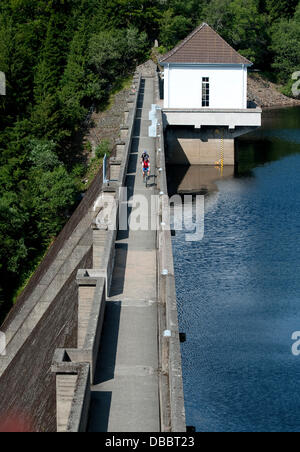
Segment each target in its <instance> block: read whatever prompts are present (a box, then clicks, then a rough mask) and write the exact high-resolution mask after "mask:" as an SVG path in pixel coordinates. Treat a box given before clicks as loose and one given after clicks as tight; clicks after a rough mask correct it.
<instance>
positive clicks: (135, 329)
mask: <svg viewBox="0 0 300 452" xmlns="http://www.w3.org/2000/svg"><path fill="white" fill-rule="evenodd" d="M154 103H155V98H154V78H144V79H142V85H141V90H140V93H139V101H138V111H137V115H136V119H135V128H134V139H133V143H132V148H131V154H130V161H129V166H128V174H127V181H126V185H127V188H128V193H129V196H132V195H135V196H136V195H143V196H145V197H146V198H147V200H148V203H149V211H148V212H147V211H146V210H145V211H144V215H145V216H146V218H145V219H146V220H147V219H148V220H149V221H150V220H151V219H152V220H153V221H155V220H156V218H157V214H156V212H155V211H154V212H153V213H152V214H151V209H150V199H151V195H154V193H155V189H156V186H155V179H154V178H151V180H150V186H149V187H148V188H146V187H145V185H144V183H143V180H142V174H141V165H140V156H141V154H142V152H143V151H144V150H147V151H148V153H149V154H150V157H151V166H152V171H151V174H154V172H155V167H156V162H155V140H154V139H153V138H149V137H148V127H149V125H150V124H151V123H150V121H149V111H150V109H151V104H154ZM131 209H132V207H128V210H129V213H130V212H131ZM151 215H152V218H151ZM156 258H157V256H156V232H155V231H151V230H150V231H149V230H147V231H132V230H129V231H119V233H118V239H117V243H116V264H115V269H114V275H113V281H112V288H111V293H110V298H109V300H108V302H107V306H106V315H105V321H104V328H103V335H102V341H101V347H100V351H99V359H98V365H97V371H96V380H95V386H93V387H92V403H91V412H90V423H89V431H91V432H159V431H160V410H159V381H158V331H157V323H158V322H157V319H158V312H157V293H156V291H157V263H156Z"/></svg>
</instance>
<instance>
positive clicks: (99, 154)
mask: <svg viewBox="0 0 300 452" xmlns="http://www.w3.org/2000/svg"><path fill="white" fill-rule="evenodd" d="M105 154H106V155H107V156H109V155H110V142H109V140H103V141H101V143H100V144H99V145H98V146H97V148H96V158H97V159H101V158H103V157H104V156H105Z"/></svg>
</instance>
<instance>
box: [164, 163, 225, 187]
mask: <svg viewBox="0 0 300 452" xmlns="http://www.w3.org/2000/svg"><path fill="white" fill-rule="evenodd" d="M233 176H234V166H225V167H224V168H223V169H221V168H220V167H215V166H200V165H199V166H198V165H195V166H190V167H184V166H182V167H176V166H173V167H172V166H169V168H168V185H169V194H175V193H179V194H192V193H201V194H209V193H212V192H215V191H218V186H217V185H216V182H217V181H218V180H219V179H232V178H233Z"/></svg>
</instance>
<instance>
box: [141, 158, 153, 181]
mask: <svg viewBox="0 0 300 452" xmlns="http://www.w3.org/2000/svg"><path fill="white" fill-rule="evenodd" d="M150 169H151V167H150V159H149V158H148V157H146V158H145V159H144V161H143V163H142V172H143V178H145V177H149V176H150Z"/></svg>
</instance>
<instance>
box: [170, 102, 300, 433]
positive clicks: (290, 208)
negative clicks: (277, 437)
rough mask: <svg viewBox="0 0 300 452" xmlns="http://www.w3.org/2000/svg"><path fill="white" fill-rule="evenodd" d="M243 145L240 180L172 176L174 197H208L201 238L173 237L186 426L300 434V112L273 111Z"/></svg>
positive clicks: (177, 172) (175, 172)
mask: <svg viewBox="0 0 300 452" xmlns="http://www.w3.org/2000/svg"><path fill="white" fill-rule="evenodd" d="M238 146H239V167H238V169H237V170H236V172H235V173H234V170H233V168H232V169H230V168H228V169H227V170H226V171H227V172H226V173H225V174H223V176H221V174H220V170H219V169H213V170H212V169H209V168H207V169H206V170H205V169H200V168H198V171H199V173H197V169H194V170H193V171H194V173H190V174H189V172H188V171H187V169H178V168H175V167H169V168H168V179H169V190H170V192H171V193H175V192H179V191H180V192H186V191H189V190H190V188H191V186H192V185H193V184H195V180H198V179H199V178H200V179H199V180H200V182H199V180H198V182H197V183H198V185H199V186H198V187H196V188H197V189H199V188H201V190H199V191H202V192H203V187H206V192H207V194H206V195H205V235H204V238H203V240H201V241H199V242H186V240H185V231H182V232H177V234H176V236H175V237H174V238H173V247H174V258H175V272H176V285H177V297H178V307H179V321H180V331H182V332H186V333H187V341H186V342H185V343H184V344H182V359H183V373H184V392H185V404H186V415H187V424H188V425H191V426H195V427H196V431H199V432H224V431H225V432H299V431H300V386H299V382H300V356H298V357H297V356H294V355H293V354H292V345H293V341H292V334H293V333H294V332H295V331H300V109H297V108H289V109H281V110H271V111H267V112H265V113H264V116H263V127H262V128H261V129H260V130H258V131H256V132H254V133H252V134H249V135H247V136H245V137H243V138H241V139H239V143H238ZM195 171H196V173H195ZM201 171H202V174H201V175H200V176H199V174H200V173H201ZM205 171H206V172H209V171H214V175H212V174H206V173H205ZM197 174H198V175H197ZM197 178H198V179H197ZM201 180H202V181H204V182H203V184H202V185H203V186H201ZM196 185H197V184H196Z"/></svg>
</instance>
